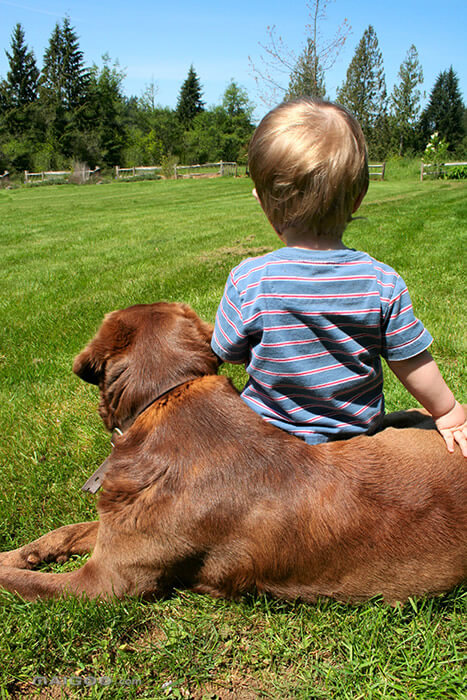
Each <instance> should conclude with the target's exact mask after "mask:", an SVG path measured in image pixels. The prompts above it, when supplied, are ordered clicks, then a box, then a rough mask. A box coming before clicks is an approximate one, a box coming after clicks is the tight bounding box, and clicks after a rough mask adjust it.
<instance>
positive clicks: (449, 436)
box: [435, 401, 467, 457]
mask: <svg viewBox="0 0 467 700" xmlns="http://www.w3.org/2000/svg"><path fill="white" fill-rule="evenodd" d="M435 423H436V427H437V428H438V431H439V432H440V433H441V435H442V436H443V438H444V440H445V442H446V445H447V448H448V450H449V452H454V442H457V443H458V445H459V447H460V448H461V451H462V454H463V455H464V457H467V419H466V415H465V411H464V409H463V407H462V406H461V405H460V403H458V402H457V401H456V403H455V404H454V407H453V408H451V410H450V411H448V412H447V413H445V414H444V416H440V417H439V418H436V420H435Z"/></svg>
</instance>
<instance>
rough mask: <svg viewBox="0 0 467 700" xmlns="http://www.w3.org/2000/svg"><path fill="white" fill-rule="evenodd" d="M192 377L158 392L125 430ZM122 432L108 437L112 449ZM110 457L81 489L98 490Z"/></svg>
mask: <svg viewBox="0 0 467 700" xmlns="http://www.w3.org/2000/svg"><path fill="white" fill-rule="evenodd" d="M193 379H198V377H191V379H185V381H183V382H179V383H178V384H174V385H173V386H171V387H169V388H168V389H166V390H165V391H164V392H162V394H159V395H158V396H156V398H155V399H153V400H152V401H150V402H149V403H148V404H146V406H144V408H142V409H141V410H140V411H138V413H137V414H136V416H135V417H134V418H132V420H131V423H130V424H129V425H128V426H126V425H125V430H128V429H129V428H131V426H132V425H133V423H134V422H135V421H136V420H137V418H139V417H140V416H141V415H142V414H143V413H144V412H145V411H147V409H148V408H150V406H153V405H154V404H155V403H156V402H157V401H159V399H162V398H164V396H167V394H170V392H172V391H174V390H175V389H178V388H179V387H180V386H183V385H184V384H188V383H189V382H192V381H193ZM123 432H124V431H123V430H120V428H114V429H113V431H112V435H111V438H110V444H111V445H112V449H113V448H114V440H115V437H116V436H120V435H123ZM111 457H112V453H110V455H109V456H108V457H107V458H106V459H104V461H103V462H102V464H101V465H100V467H98V468H97V469H96V471H95V472H93V473H92V474H91V476H90V477H89V479H87V481H86V482H85V483H84V484H83V485H82V487H81V491H86V492H88V493H96V492H97V491H99V489H100V487H101V486H102V482H103V480H104V476H105V473H106V471H107V468H108V466H109V462H110V459H111Z"/></svg>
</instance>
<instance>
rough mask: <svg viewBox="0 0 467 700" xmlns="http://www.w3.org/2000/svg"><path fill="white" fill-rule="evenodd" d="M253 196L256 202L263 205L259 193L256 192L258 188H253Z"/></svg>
mask: <svg viewBox="0 0 467 700" xmlns="http://www.w3.org/2000/svg"><path fill="white" fill-rule="evenodd" d="M251 194H252V195H253V197H254V198H255V199H256V201H257V202H258V204H261V202H260V201H259V197H258V193H257V191H256V187H253V191H252V193H251Z"/></svg>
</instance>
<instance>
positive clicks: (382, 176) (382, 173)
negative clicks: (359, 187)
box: [381, 161, 386, 180]
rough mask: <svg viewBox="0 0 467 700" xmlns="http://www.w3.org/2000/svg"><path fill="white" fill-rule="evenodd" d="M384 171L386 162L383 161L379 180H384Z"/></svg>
mask: <svg viewBox="0 0 467 700" xmlns="http://www.w3.org/2000/svg"><path fill="white" fill-rule="evenodd" d="M385 171H386V161H384V163H383V167H382V168H381V180H384V173H385Z"/></svg>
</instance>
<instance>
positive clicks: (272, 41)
mask: <svg viewBox="0 0 467 700" xmlns="http://www.w3.org/2000/svg"><path fill="white" fill-rule="evenodd" d="M328 4H329V0H312V1H311V2H309V3H307V5H306V6H307V8H308V16H309V18H310V22H309V23H308V24H306V25H305V31H306V40H305V46H304V48H303V49H302V50H301V51H300V52H299V53H298V54H297V53H296V52H295V51H293V50H291V49H289V48H288V47H287V45H286V44H285V42H284V41H283V40H282V38H281V36H278V35H277V31H276V27H275V26H272V27H268V28H267V35H268V40H267V42H266V43H265V44H261V43H260V47H261V49H262V50H263V55H262V56H261V57H260V60H259V62H258V63H254V62H253V61H252V59H251V57H250V67H251V69H252V73H253V76H254V78H255V81H256V85H257V87H258V94H259V96H260V99H261V100H262V101H263V102H264V103H265V104H267V105H268V106H271V105H274V104H276V103H277V102H278V101H281V100H283V99H292V98H295V97H299V96H301V95H310V96H315V97H323V96H324V94H325V92H326V89H325V76H326V72H327V71H328V70H329V69H330V68H332V66H333V65H334V64H335V62H336V60H337V57H338V56H339V53H340V51H341V49H342V47H343V46H344V44H345V42H346V41H347V38H348V36H349V34H350V31H351V27H350V24H349V23H348V21H347V19H344V21H343V22H342V24H341V25H340V26H339V27H338V29H337V31H336V33H335V35H334V36H333V37H332V38H331V39H324V38H323V35H322V33H321V25H322V23H323V22H324V21H325V19H326V9H327V6H328Z"/></svg>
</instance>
